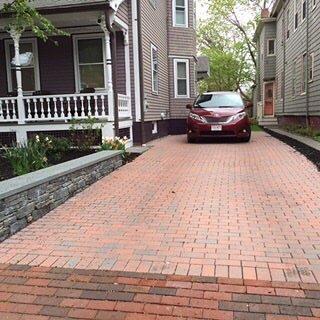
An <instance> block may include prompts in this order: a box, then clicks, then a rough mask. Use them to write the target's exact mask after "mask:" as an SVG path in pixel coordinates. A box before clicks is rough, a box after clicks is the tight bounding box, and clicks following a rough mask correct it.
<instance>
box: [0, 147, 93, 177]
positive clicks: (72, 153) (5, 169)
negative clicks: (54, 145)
mask: <svg viewBox="0 0 320 320" xmlns="http://www.w3.org/2000/svg"><path fill="white" fill-rule="evenodd" d="M93 153H95V150H92V151H82V150H77V149H74V150H68V151H66V152H64V153H63V154H62V155H61V158H60V159H59V160H55V159H49V163H50V164H51V165H56V164H60V163H64V162H66V161H70V160H74V159H78V158H81V157H84V156H87V155H89V154H93ZM15 176H16V175H15V174H14V172H13V169H12V167H11V165H10V163H9V161H8V160H7V159H6V158H5V157H4V151H2V150H1V151H0V181H4V180H7V179H11V178H14V177H15Z"/></svg>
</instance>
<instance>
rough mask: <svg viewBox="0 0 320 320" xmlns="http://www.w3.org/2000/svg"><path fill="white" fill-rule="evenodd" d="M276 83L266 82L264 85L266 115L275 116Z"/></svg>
mask: <svg viewBox="0 0 320 320" xmlns="http://www.w3.org/2000/svg"><path fill="white" fill-rule="evenodd" d="M273 92H274V85H273V82H269V83H265V85H264V112H263V113H264V115H265V116H273V114H274V112H273V108H274V103H273V101H274V96H273Z"/></svg>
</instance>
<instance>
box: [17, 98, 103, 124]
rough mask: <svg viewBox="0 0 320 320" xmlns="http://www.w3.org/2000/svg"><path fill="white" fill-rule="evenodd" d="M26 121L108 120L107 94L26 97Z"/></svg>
mask: <svg viewBox="0 0 320 320" xmlns="http://www.w3.org/2000/svg"><path fill="white" fill-rule="evenodd" d="M23 100H24V105H25V109H26V117H25V120H26V121H47V120H69V119H83V118H86V117H94V118H98V119H99V118H106V117H107V116H108V114H109V111H108V96H107V95H106V94H97V93H93V94H70V95H69V94H64V95H50V96H34V97H24V98H23Z"/></svg>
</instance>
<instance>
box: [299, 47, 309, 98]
mask: <svg viewBox="0 0 320 320" xmlns="http://www.w3.org/2000/svg"><path fill="white" fill-rule="evenodd" d="M307 67H308V57H307V54H306V53H304V54H303V55H302V81H301V94H305V93H306V92H307V80H308V68H307Z"/></svg>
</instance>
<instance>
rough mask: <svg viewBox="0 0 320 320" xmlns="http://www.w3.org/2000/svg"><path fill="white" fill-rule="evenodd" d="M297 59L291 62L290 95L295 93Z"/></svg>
mask: <svg viewBox="0 0 320 320" xmlns="http://www.w3.org/2000/svg"><path fill="white" fill-rule="evenodd" d="M296 79H297V61H293V64H292V96H295V95H296Z"/></svg>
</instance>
